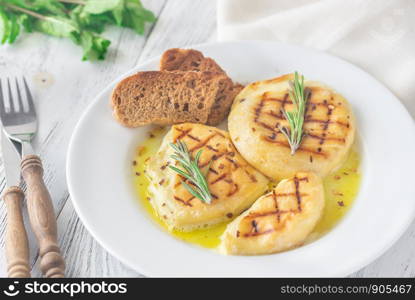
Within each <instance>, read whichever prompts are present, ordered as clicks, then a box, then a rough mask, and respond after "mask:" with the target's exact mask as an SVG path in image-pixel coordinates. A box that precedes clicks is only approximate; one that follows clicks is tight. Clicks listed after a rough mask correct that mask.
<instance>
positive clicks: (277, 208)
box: [272, 190, 281, 223]
mask: <svg viewBox="0 0 415 300" xmlns="http://www.w3.org/2000/svg"><path fill="white" fill-rule="evenodd" d="M272 200H274V205H275V209H276V211H275V213H276V214H277V222H278V223H279V222H280V219H281V215H280V208H279V206H278V199H277V195H276V193H275V190H272Z"/></svg>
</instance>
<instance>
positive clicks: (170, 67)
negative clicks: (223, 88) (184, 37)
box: [160, 48, 226, 75]
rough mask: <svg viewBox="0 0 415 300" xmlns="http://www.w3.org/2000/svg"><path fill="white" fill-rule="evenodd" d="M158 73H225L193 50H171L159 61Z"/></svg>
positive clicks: (214, 63) (210, 60) (209, 59)
mask: <svg viewBox="0 0 415 300" xmlns="http://www.w3.org/2000/svg"><path fill="white" fill-rule="evenodd" d="M160 71H183V72H185V71H197V72H214V73H223V74H225V75H226V73H225V71H224V70H222V68H221V67H220V66H219V65H218V64H217V63H216V62H215V61H214V60H213V59H211V58H209V57H204V56H203V54H202V52H200V51H197V50H193V49H179V48H172V49H169V50H166V51H165V52H164V53H163V55H162V57H161V59H160Z"/></svg>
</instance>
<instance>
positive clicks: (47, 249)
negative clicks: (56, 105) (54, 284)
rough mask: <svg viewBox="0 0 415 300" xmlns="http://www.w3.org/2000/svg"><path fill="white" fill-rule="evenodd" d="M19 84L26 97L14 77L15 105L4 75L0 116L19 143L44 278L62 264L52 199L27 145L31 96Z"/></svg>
mask: <svg viewBox="0 0 415 300" xmlns="http://www.w3.org/2000/svg"><path fill="white" fill-rule="evenodd" d="M23 85H24V91H25V94H26V97H22V94H23V93H22V92H21V91H22V89H21V88H20V86H19V81H18V80H17V78H15V86H16V93H15V95H16V96H17V97H16V98H17V103H18V107H17V106H16V105H15V103H14V97H13V94H12V88H11V85H10V80H9V78H7V87H8V96H9V109H7V108H6V104H5V101H4V98H3V97H0V117H1V120H2V123H3V127H4V130H5V132H6V134H7V136H8V137H9V138H10V139H12V140H14V141H16V142H18V143H20V144H21V145H22V161H21V172H22V176H23V179H24V180H25V182H26V185H27V195H26V198H27V207H28V213H29V219H30V224H31V226H32V228H33V232H34V233H35V235H36V239H37V241H38V244H39V255H40V269H41V271H42V273H43V274H44V275H45V276H46V277H52V278H58V277H64V270H65V263H64V260H63V258H62V255H61V253H60V249H59V246H58V243H57V225H56V218H55V214H54V211H53V205H52V200H51V197H50V194H49V192H48V190H47V188H46V186H45V183H44V181H43V166H42V162H41V160H40V158H39V156H37V155H35V154H34V151H33V147H32V145H31V141H32V139H33V137H34V135H35V134H36V131H37V119H36V111H35V107H34V104H33V97H32V94H31V93H30V89H29V87H28V85H27V82H26V79H25V78H24V77H23ZM24 100H26V101H24ZM24 104H26V105H24Z"/></svg>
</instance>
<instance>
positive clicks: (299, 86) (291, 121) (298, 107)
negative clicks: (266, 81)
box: [279, 72, 310, 155]
mask: <svg viewBox="0 0 415 300" xmlns="http://www.w3.org/2000/svg"><path fill="white" fill-rule="evenodd" d="M289 85H290V90H289V91H288V94H289V96H290V98H291V101H292V103H293V106H294V108H293V110H292V111H286V110H283V111H282V112H283V114H284V117H285V118H286V119H287V121H288V125H289V128H287V127H280V128H279V129H280V131H281V132H282V133H283V134H284V136H285V137H286V138H287V140H288V143H289V144H290V148H291V155H294V154H295V152H296V151H297V149H298V148H299V147H300V145H301V141H302V139H303V137H304V131H303V125H304V117H305V109H306V104H307V99H308V96H309V94H310V91H309V89H307V88H305V86H304V76H302V75H301V76H300V75H298V73H297V72H295V73H294V81H289Z"/></svg>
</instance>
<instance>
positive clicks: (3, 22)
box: [0, 7, 10, 44]
mask: <svg viewBox="0 0 415 300" xmlns="http://www.w3.org/2000/svg"><path fill="white" fill-rule="evenodd" d="M9 32H10V25H9V17H8V16H7V14H6V12H5V11H4V9H3V8H2V7H0V39H1V40H0V41H1V43H2V44H4V43H5V42H6V41H7V40H8V38H9Z"/></svg>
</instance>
